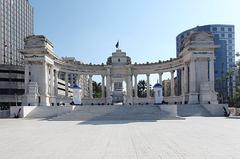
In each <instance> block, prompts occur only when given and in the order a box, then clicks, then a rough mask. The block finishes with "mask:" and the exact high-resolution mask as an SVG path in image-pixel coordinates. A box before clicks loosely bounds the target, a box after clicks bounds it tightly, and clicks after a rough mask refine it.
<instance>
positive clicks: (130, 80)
mask: <svg viewBox="0 0 240 159" xmlns="http://www.w3.org/2000/svg"><path fill="white" fill-rule="evenodd" d="M128 91H129V93H128V95H129V98H132V93H133V85H132V75H129V76H128Z"/></svg>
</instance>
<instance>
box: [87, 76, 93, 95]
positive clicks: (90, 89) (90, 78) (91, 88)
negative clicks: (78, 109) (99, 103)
mask: <svg viewBox="0 0 240 159" xmlns="http://www.w3.org/2000/svg"><path fill="white" fill-rule="evenodd" d="M88 84H89V97H90V99H93V87H92V75H89V82H88Z"/></svg>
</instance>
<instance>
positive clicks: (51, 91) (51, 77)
mask: <svg viewBox="0 0 240 159" xmlns="http://www.w3.org/2000/svg"><path fill="white" fill-rule="evenodd" d="M50 95H51V96H54V70H53V66H51V67H50Z"/></svg>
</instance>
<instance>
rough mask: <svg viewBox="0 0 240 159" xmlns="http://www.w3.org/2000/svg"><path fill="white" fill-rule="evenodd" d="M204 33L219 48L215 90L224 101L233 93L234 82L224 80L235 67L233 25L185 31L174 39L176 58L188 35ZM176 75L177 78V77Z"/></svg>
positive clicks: (216, 56) (207, 26) (198, 27)
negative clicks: (210, 36) (212, 38)
mask: <svg viewBox="0 0 240 159" xmlns="http://www.w3.org/2000/svg"><path fill="white" fill-rule="evenodd" d="M198 31H204V32H208V33H212V34H213V36H214V43H215V45H218V46H219V48H217V49H216V50H215V58H216V59H215V90H216V91H217V92H219V97H220V98H221V100H226V98H227V97H228V96H231V95H232V93H233V87H234V81H232V80H231V79H228V80H227V79H226V75H227V72H228V71H230V70H231V69H233V68H234V67H235V31H234V25H224V24H216V25H204V26H197V27H195V28H192V29H189V30H186V31H184V32H182V33H180V34H179V35H178V36H177V37H176V52H177V56H178V55H179V53H180V52H181V51H182V49H183V47H184V40H185V39H186V37H187V36H188V35H190V33H192V32H198ZM179 75H180V74H179V73H178V77H179ZM179 85H180V83H179Z"/></svg>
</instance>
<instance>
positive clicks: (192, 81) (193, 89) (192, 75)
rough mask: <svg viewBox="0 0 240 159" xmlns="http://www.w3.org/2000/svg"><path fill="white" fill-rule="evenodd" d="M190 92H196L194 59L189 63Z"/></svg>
mask: <svg viewBox="0 0 240 159" xmlns="http://www.w3.org/2000/svg"><path fill="white" fill-rule="evenodd" d="M189 89H190V90H189V91H190V92H196V63H195V59H192V60H191V63H190V88H189Z"/></svg>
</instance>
